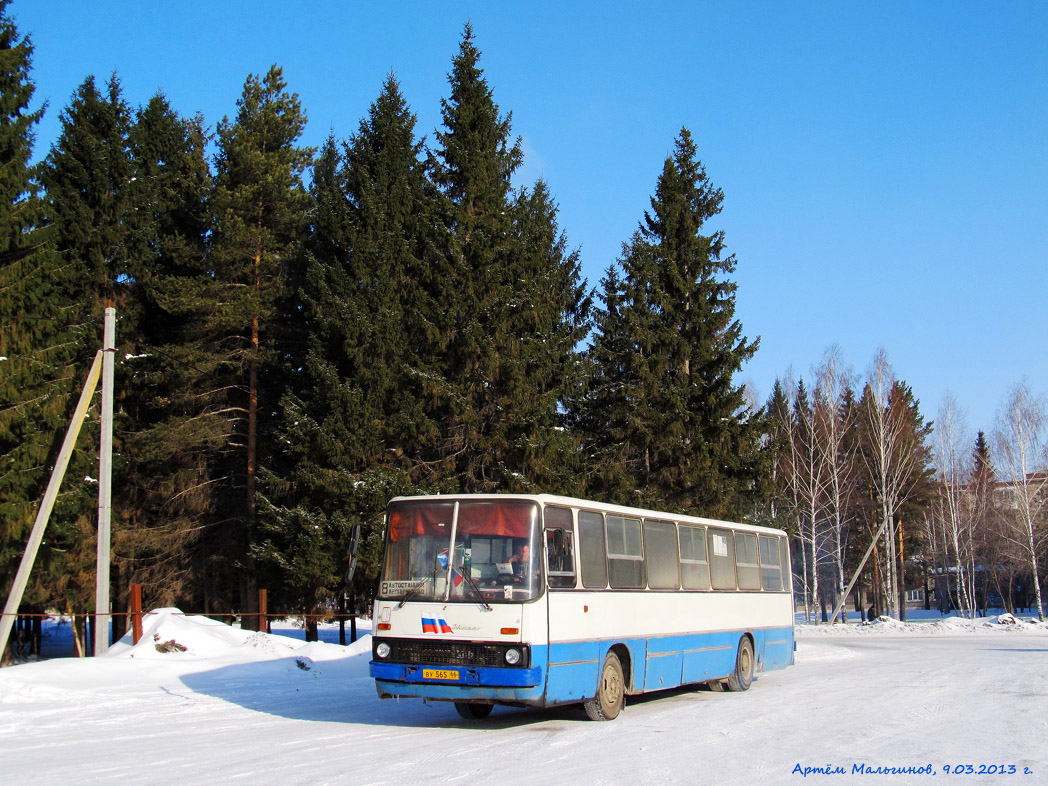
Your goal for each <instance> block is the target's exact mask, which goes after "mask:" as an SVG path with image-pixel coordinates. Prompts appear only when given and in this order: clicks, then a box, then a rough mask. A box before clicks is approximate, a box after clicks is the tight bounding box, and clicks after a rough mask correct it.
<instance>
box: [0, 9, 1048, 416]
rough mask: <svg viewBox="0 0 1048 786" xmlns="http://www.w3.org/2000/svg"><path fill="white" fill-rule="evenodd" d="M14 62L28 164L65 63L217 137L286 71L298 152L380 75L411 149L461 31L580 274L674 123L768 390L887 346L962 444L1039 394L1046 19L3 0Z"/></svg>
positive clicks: (58, 102)
mask: <svg viewBox="0 0 1048 786" xmlns="http://www.w3.org/2000/svg"><path fill="white" fill-rule="evenodd" d="M9 12H10V13H11V14H12V15H13V16H14V17H15V19H16V21H17V23H18V25H19V29H20V30H21V32H23V33H29V34H31V36H32V39H33V42H34V45H35V47H36V54H35V60H34V72H33V73H34V79H35V81H36V83H37V99H38V101H43V100H46V101H47V102H48V110H47V114H46V116H45V119H44V121H43V122H42V123H41V125H40V126H39V128H38V140H37V141H38V152H39V155H44V154H46V151H47V149H48V148H49V147H50V144H51V142H52V141H53V140H54V138H55V136H56V134H57V132H58V115H59V112H60V111H61V110H62V109H63V108H64V107H65V106H66V104H67V103H68V102H69V99H70V96H71V95H72V93H73V91H74V90H75V89H76V88H77V86H78V85H79V84H80V83H81V82H82V81H83V80H84V78H85V77H86V76H87V75H88V74H94V75H96V76H97V77H98V78H99V79H104V78H105V77H107V76H108V75H109V74H111V73H113V72H114V71H115V72H116V73H117V74H118V75H119V77H120V79H121V81H122V84H123V87H124V91H125V96H126V98H127V99H128V101H129V102H130V103H132V104H133V105H139V104H143V103H145V102H146V101H147V100H148V99H149V97H150V96H151V95H153V94H154V93H155V92H156V91H157V90H162V91H163V92H164V93H165V94H166V95H167V97H168V98H169V99H170V101H171V102H172V104H173V105H174V106H175V108H176V109H178V110H179V111H180V112H182V113H184V114H193V113H196V112H198V111H199V112H201V113H202V114H203V116H204V118H205V119H206V121H207V123H208V124H209V125H210V126H211V127H212V128H213V127H214V126H215V124H217V123H218V121H219V120H221V119H222V117H223V116H224V115H233V114H234V113H235V110H236V100H237V98H238V96H239V95H240V92H241V89H242V87H243V83H244V79H245V78H246V77H247V75H248V74H252V73H254V74H258V73H264V72H265V71H266V70H267V69H268V68H269V66H270V65H271V64H273V63H276V64H278V65H280V66H282V67H283V69H284V75H285V78H286V79H287V81H288V83H289V87H290V88H291V89H292V90H294V91H295V92H297V93H298V94H299V95H300V97H301V100H302V103H303V106H304V107H305V108H306V110H307V112H308V114H309V127H308V131H307V133H306V139H305V142H306V143H307V144H314V145H315V144H319V143H320V142H322V141H323V140H324V138H326V137H327V135H328V134H329V133H330V132H331V131H334V133H335V135H336V136H338V137H340V138H343V137H346V136H348V135H349V134H351V133H352V132H353V131H354V130H355V129H356V127H357V124H358V122H359V120H360V118H361V117H362V116H363V115H364V113H365V112H366V111H367V107H368V105H369V104H370V103H371V101H373V100H374V99H375V97H376V96H377V95H378V93H379V90H380V87H381V83H382V80H383V78H384V77H385V76H386V75H387V74H388V73H389V72H390V71H393V72H395V74H396V75H397V77H398V79H399V80H400V82H401V85H402V89H403V92H404V94H405V97H406V98H407V100H408V102H409V103H410V105H411V107H412V109H413V110H414V111H415V112H416V113H417V114H418V118H419V122H418V132H419V134H420V135H425V136H427V138H428V139H430V140H432V138H433V130H434V129H435V128H436V127H437V126H438V125H439V121H440V115H439V111H440V99H441V98H442V97H445V96H446V95H447V81H446V74H447V72H448V70H449V69H450V65H451V58H452V56H453V55H454V54H455V52H456V51H457V47H458V43H459V39H460V36H461V32H462V26H463V24H464V23H465V22H466V20H467V19H468V20H471V21H472V23H473V26H474V30H475V33H476V36H477V45H478V46H479V48H480V49H481V51H482V53H483V57H482V61H481V65H482V66H483V67H484V69H485V73H486V76H487V78H488V81H489V84H490V85H491V87H492V88H493V90H494V93H495V100H496V101H497V102H498V103H499V105H500V107H501V108H502V109H503V111H512V112H513V132H514V134H517V135H519V136H520V137H521V138H522V141H523V145H524V150H525V164H524V166H523V168H522V170H521V172H520V173H519V177H518V181H519V183H520V184H522V185H523V184H527V183H530V182H531V181H533V180H534V179H535V178H537V177H540V176H541V177H543V178H544V179H545V180H546V181H547V182H548V183H549V186H550V189H551V191H552V193H553V195H554V197H555V198H556V199H557V201H558V202H559V204H560V211H561V212H560V223H561V227H562V229H563V230H564V231H565V232H566V234H567V237H568V241H569V244H570V245H572V246H573V247H578V248H580V250H581V255H582V260H583V266H584V272H585V275H586V276H587V278H588V279H589V281H590V284H591V285H596V284H598V282H599V280H600V278H601V276H602V275H603V272H604V270H605V269H606V268H607V267H608V265H610V264H611V263H613V262H614V261H615V259H616V257H617V256H618V253H619V250H620V247H621V244H622V242H623V241H625V240H627V239H628V238H629V236H630V234H631V233H632V232H633V230H634V229H635V228H636V226H637V223H638V222H639V221H640V219H641V218H642V216H643V213H644V210H645V209H646V208H647V207H648V200H649V198H650V195H651V194H652V192H653V190H654V185H655V179H656V177H657V175H658V173H659V171H660V170H661V166H662V162H663V160H664V159H665V157H666V155H667V154H668V153H669V152H670V151H671V149H672V144H673V138H674V136H675V135H676V133H677V132H678V131H679V130H680V128H681V127H682V126H687V127H688V128H689V129H690V130H691V132H692V134H693V136H694V138H695V141H696V143H697V145H698V149H699V155H700V158H701V159H702V161H703V163H704V164H705V165H706V168H707V172H708V175H709V177H710V179H711V180H712V181H713V182H714V183H715V184H716V185H717V186H719V187H720V188H722V189H723V191H724V194H725V203H724V211H723V213H722V214H721V215H720V216H718V217H717V219H716V220H715V221H714V222H712V224H711V226H710V228H711V229H723V230H724V231H725V232H726V234H727V245H728V249H729V250H730V251H731V252H733V253H735V254H736V256H737V257H738V268H737V271H736V275H735V280H736V281H737V283H738V285H739V291H738V299H737V311H736V313H737V316H738V317H739V318H740V319H741V321H742V324H743V326H744V329H745V331H746V333H747V334H748V335H749V336H750V337H754V336H758V335H759V336H760V337H761V348H760V350H759V351H758V353H757V355H756V357H755V358H754V359H753V360H752V361H751V362H750V363H749V364H747V366H746V367H745V368H744V370H743V379H745V380H748V381H749V382H750V383H751V384H752V385H753V387H754V388H755V389H756V391H757V393H758V395H759V397H760V398H761V400H763V399H764V398H766V397H767V395H768V394H769V392H770V390H771V386H772V384H773V382H774V380H775V378H776V377H777V376H781V375H783V374H784V373H785V372H786V371H787V369H789V368H792V370H793V372H794V375H795V376H805V377H808V376H810V368H811V366H812V365H813V364H815V363H817V362H818V361H819V360H820V358H821V356H822V354H823V352H824V350H825V349H826V348H827V347H828V346H829V345H831V344H838V345H840V347H841V349H842V351H843V354H844V356H845V358H846V359H847V360H848V361H849V362H850V363H851V364H852V365H853V367H854V369H855V371H856V372H857V373H859V374H862V373H863V372H864V371H865V369H866V367H867V366H868V364H869V363H870V361H871V359H872V357H873V355H874V352H875V351H876V349H877V348H878V347H884V348H885V349H886V351H887V353H888V355H889V357H890V359H891V361H892V363H893V365H894V367H895V370H896V373H897V374H898V376H899V377H900V378H902V379H904V380H906V381H907V382H908V383H909V384H911V385H912V386H913V389H914V392H915V394H916V395H917V397H918V398H919V399H920V400H921V406H922V411H923V412H924V414H925V416H926V418H929V419H934V418H935V416H936V409H937V407H938V405H939V402H940V400H941V398H942V396H943V395H944V394H945V392H946V391H950V392H951V393H952V394H953V396H954V397H955V398H956V399H957V400H958V402H959V403H960V405H961V406H962V407H963V408H965V409H966V410H967V412H968V422H969V425H970V428H971V430H972V433H973V434H974V431H975V430H976V429H980V428H981V429H987V430H988V429H990V428H992V425H993V418H994V413H995V411H996V409H997V407H998V406H999V405H1000V404H1001V403H1002V402H1003V400H1004V397H1005V394H1006V392H1007V390H1008V388H1009V387H1010V386H1011V385H1013V384H1014V383H1016V382H1018V381H1019V380H1021V379H1023V378H1026V379H1027V380H1028V381H1029V383H1030V386H1031V387H1032V388H1033V389H1034V390H1035V391H1036V392H1039V393H1042V394H1044V393H1048V363H1046V357H1045V350H1044V344H1045V338H1046V336H1048V309H1046V302H1045V301H1046V296H1048V218H1046V216H1048V45H1046V44H1045V42H1046V41H1048V4H1045V3H1043V2H1037V1H1035V0H1019V1H1017V2H1008V3H986V2H983V3H972V2H949V3H946V2H939V3H935V2H921V3H914V2H877V3H870V2H867V3H858V2H847V3H842V2H790V3H772V2H715V3H707V2H662V3H653V2H647V3H639V2H614V0H605V1H604V2H559V3H548V2H541V1H540V0H531V2H527V3H517V4H510V3H500V2H487V3H482V2H460V1H457V0H444V1H443V2H400V3H398V2H390V3H374V2H369V3H365V2H331V1H322V0H316V1H314V2H288V1H287V0H284V2H266V1H263V0H255V2H232V0H229V1H227V2H215V1H214V0H210V2H197V1H195V0H188V1H183V2H150V3H144V2H133V1H132V0H125V2H117V1H116V0H95V2H91V3H84V2H82V0H78V1H76V2H74V1H73V0H51V1H50V2H39V1H38V0H14V2H13V3H12V4H11V6H10V7H9Z"/></svg>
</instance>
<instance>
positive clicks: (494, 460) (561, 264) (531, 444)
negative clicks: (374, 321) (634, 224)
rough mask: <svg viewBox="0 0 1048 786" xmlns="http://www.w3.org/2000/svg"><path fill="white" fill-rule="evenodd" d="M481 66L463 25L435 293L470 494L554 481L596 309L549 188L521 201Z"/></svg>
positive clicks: (442, 147)
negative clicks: (567, 408)
mask: <svg viewBox="0 0 1048 786" xmlns="http://www.w3.org/2000/svg"><path fill="white" fill-rule="evenodd" d="M479 58H480V53H479V51H478V50H477V48H476V46H475V45H474V42H473V30H472V28H471V27H470V26H469V25H466V28H465V32H464V35H463V38H462V41H461V44H460V46H459V52H458V55H457V56H456V57H455V58H454V60H453V62H452V70H451V74H450V75H449V82H450V85H451V95H450V97H449V98H448V99H445V100H444V101H443V102H442V117H443V129H442V130H439V131H438V132H437V134H436V138H437V142H438V143H439V147H438V149H437V151H436V154H435V156H434V160H433V167H434V175H433V177H434V180H435V182H436V183H437V184H438V185H439V186H440V188H441V191H442V193H443V195H444V198H445V222H446V226H447V227H448V230H449V232H450V234H449V236H448V242H447V251H446V254H445V255H444V257H443V260H444V263H445V264H444V267H443V268H442V269H441V270H440V271H439V276H440V284H441V286H440V287H439V288H438V291H440V292H441V293H442V296H441V303H442V305H443V306H445V312H444V313H445V317H444V319H443V320H442V321H441V322H440V323H439V325H440V328H441V330H442V333H443V335H444V337H445V338H446V341H447V350H446V361H445V365H444V369H445V371H444V373H443V375H442V378H443V379H444V380H445V381H446V382H447V385H448V391H446V392H445V394H444V397H445V405H446V412H447V415H446V417H445V419H444V425H443V428H442V431H443V433H444V434H445V435H446V442H445V445H444V446H443V450H442V453H443V456H444V458H445V460H446V465H445V469H444V471H445V472H447V473H448V474H450V475H452V476H453V477H454V478H455V482H456V485H457V486H458V487H459V488H460V489H461V490H462V491H491V490H496V489H499V490H510V489H527V488H535V487H537V486H538V485H540V484H544V483H546V482H549V479H552V478H556V476H557V472H556V471H555V470H554V469H553V468H554V467H555V466H556V464H557V463H558V461H560V460H562V459H563V458H565V456H564V455H563V452H564V451H563V449H564V443H563V441H562V440H560V439H550V438H549V435H550V430H551V429H553V428H555V426H556V423H557V419H558V415H557V407H558V402H560V401H562V400H563V399H564V398H565V397H566V396H567V394H568V392H569V390H570V388H571V379H572V377H573V376H574V374H575V373H576V369H575V363H574V362H573V354H572V353H573V351H574V343H573V342H576V341H578V340H579V339H580V338H581V337H582V336H583V335H585V332H586V311H587V308H588V302H587V300H586V296H585V293H584V291H583V289H584V285H583V284H581V283H580V281H579V278H578V260H577V257H576V255H575V254H573V253H568V252H567V251H566V247H565V241H564V239H563V237H561V236H560V234H559V232H558V230H557V227H556V221H555V217H556V211H555V209H554V208H553V205H552V201H551V199H550V197H549V194H548V190H547V189H546V187H545V185H543V184H541V183H540V184H538V185H536V187H535V188H534V189H533V190H532V191H530V192H527V191H524V192H521V193H520V194H517V195H514V194H513V193H512V177H513V174H514V172H515V171H516V170H517V168H518V167H519V166H520V164H521V161H522V159H523V154H522V152H521V148H520V143H519V140H517V141H512V142H511V141H510V116H509V115H506V116H502V115H501V114H500V112H499V108H498V105H497V104H496V103H495V102H494V99H493V95H492V91H491V89H490V88H489V87H488V84H487V80H486V79H485V78H484V75H483V71H482V69H481V68H480V67H479V65H478V63H479ZM544 341H546V342H547V343H545V344H543V342H544ZM553 482H557V483H561V482H564V478H563V477H561V478H560V479H559V480H554V481H553Z"/></svg>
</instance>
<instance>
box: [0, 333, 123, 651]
mask: <svg viewBox="0 0 1048 786" xmlns="http://www.w3.org/2000/svg"><path fill="white" fill-rule="evenodd" d="M104 354H105V353H104V352H101V351H99V352H96V353H95V361H94V363H92V364H91V371H90V372H88V375H87V381H86V382H85V383H84V389H83V392H81V394H80V401H79V402H78V403H77V405H76V411H75V412H74V413H73V420H72V421H71V422H70V424H69V431H67V432H66V436H65V441H64V442H63V443H62V449H61V450H59V451H58V460H57V461H56V462H55V468H54V469H53V470H52V471H51V480H49V481H48V483H47V490H46V491H45V492H44V500H43V502H41V503H40V510H39V511H37V514H36V521H35V522H34V524H33V531H32V533H30V535H29V542H28V543H26V547H25V553H24V554H23V555H22V562H21V564H20V565H19V566H18V573H16V574H15V580H14V583H12V585H11V594H10V595H8V596H7V605H6V606H4V614H3V616H0V655H2V653H3V652H4V650H5V649H6V648H7V639H8V637H9V636H10V635H11V626H12V625H13V624H14V621H15V615H16V614H17V613H18V606H19V604H20V603H21V602H22V593H24V592H25V587H26V584H28V583H29V573H30V571H31V570H32V569H33V563H34V562H35V561H36V553H37V551H39V550H40V544H41V543H42V542H43V540H44V530H45V529H46V528H47V520H48V519H49V518H50V517H51V509H52V508H53V507H54V506H55V499H56V498H57V497H58V489H59V487H60V486H61V485H62V478H63V477H65V471H66V467H68V466H69V458H70V457H71V456H72V455H73V448H74V447H75V446H76V438H77V437H78V436H79V435H80V427H81V426H82V425H83V423H84V416H85V415H86V414H87V408H88V406H89V405H90V404H91V397H92V396H94V394H95V386H96V385H98V376H99V374H100V373H101V372H102V355H104Z"/></svg>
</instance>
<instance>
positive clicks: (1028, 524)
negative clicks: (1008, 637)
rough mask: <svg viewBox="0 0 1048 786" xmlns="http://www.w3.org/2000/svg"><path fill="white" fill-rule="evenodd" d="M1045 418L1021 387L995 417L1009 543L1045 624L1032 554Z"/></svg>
mask: <svg viewBox="0 0 1048 786" xmlns="http://www.w3.org/2000/svg"><path fill="white" fill-rule="evenodd" d="M1046 428H1048V418H1046V412H1045V400H1044V398H1043V397H1041V396H1037V395H1034V393H1032V392H1031V391H1030V389H1029V387H1028V386H1027V385H1026V383H1025V382H1020V383H1019V384H1017V385H1016V386H1015V387H1014V388H1012V390H1011V393H1010V394H1009V396H1008V399H1007V401H1006V402H1005V405H1004V407H1003V408H1002V409H1001V411H1000V412H999V413H998V415H997V425H996V428H995V430H994V446H995V455H996V460H995V461H994V468H995V470H996V473H997V477H998V478H999V480H1000V481H1001V482H1002V483H1004V484H1006V486H1007V488H1008V489H1009V491H1010V495H1011V498H1010V501H1009V502H1010V507H1011V508H1012V511H1011V512H1012V519H1011V523H1012V526H1011V531H1010V533H1009V535H1010V537H1011V538H1013V539H1014V540H1015V541H1016V542H1017V543H1018V544H1020V545H1021V546H1022V548H1023V549H1024V550H1025V552H1026V558H1027V560H1028V561H1029V566H1030V572H1031V574H1032V581H1033V588H1034V597H1035V599H1036V603H1037V618H1038V619H1040V620H1043V619H1044V606H1043V602H1042V596H1041V581H1040V574H1039V573H1038V561H1037V550H1038V547H1039V546H1042V545H1043V541H1044V537H1045V526H1044V522H1043V520H1042V513H1043V512H1044V509H1045V501H1046V499H1048V440H1046V438H1045V437H1046Z"/></svg>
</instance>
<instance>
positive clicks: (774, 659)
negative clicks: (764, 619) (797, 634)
mask: <svg viewBox="0 0 1048 786" xmlns="http://www.w3.org/2000/svg"><path fill="white" fill-rule="evenodd" d="M763 633H764V670H765V671H772V670H774V669H785V668H786V667H787V666H791V665H793V628H792V627H789V628H774V629H771V630H766V631H763Z"/></svg>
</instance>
